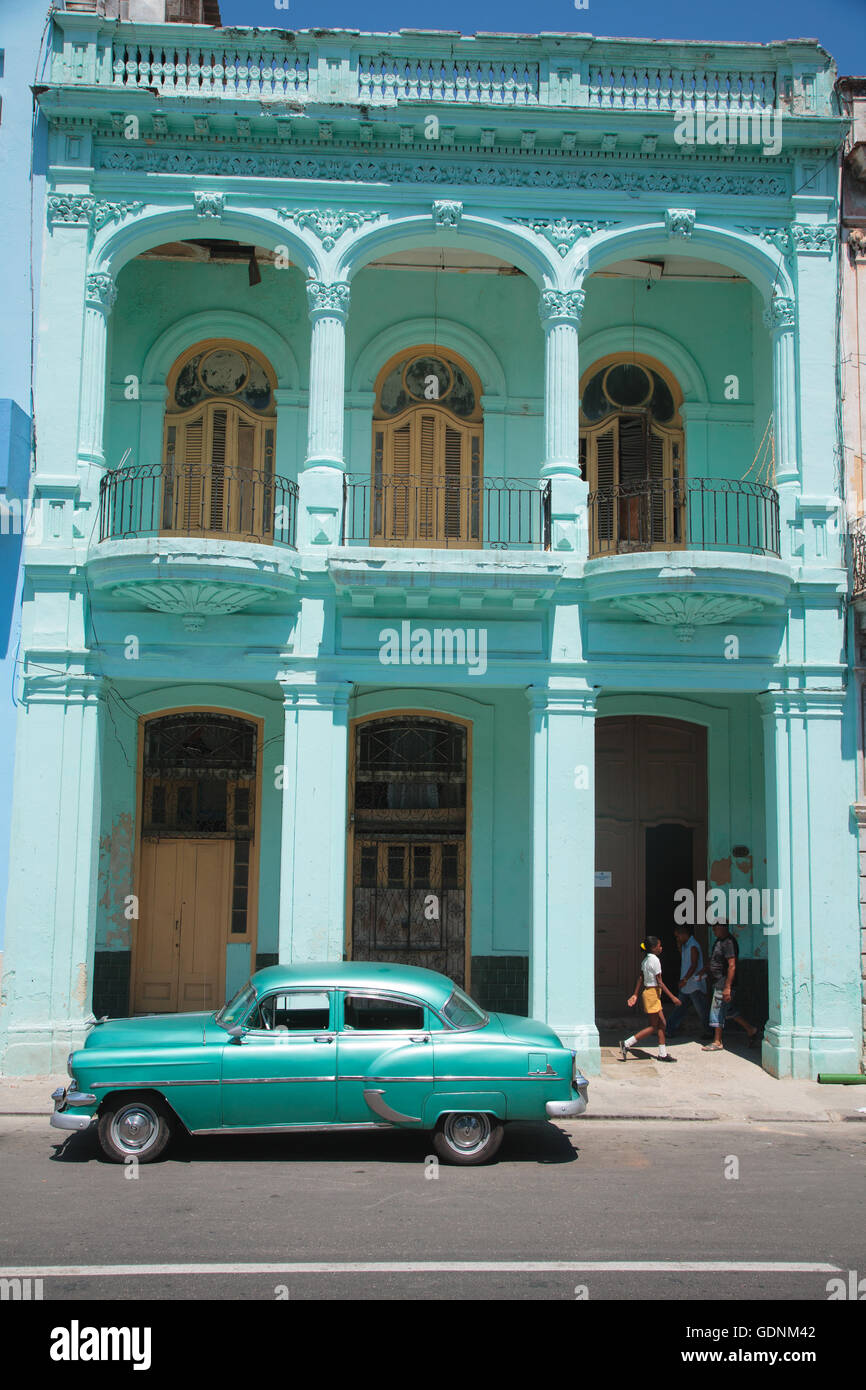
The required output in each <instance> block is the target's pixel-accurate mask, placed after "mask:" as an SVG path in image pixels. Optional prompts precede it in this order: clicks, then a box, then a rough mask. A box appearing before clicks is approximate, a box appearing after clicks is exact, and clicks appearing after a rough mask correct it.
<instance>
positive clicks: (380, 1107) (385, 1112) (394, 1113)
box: [364, 1091, 421, 1125]
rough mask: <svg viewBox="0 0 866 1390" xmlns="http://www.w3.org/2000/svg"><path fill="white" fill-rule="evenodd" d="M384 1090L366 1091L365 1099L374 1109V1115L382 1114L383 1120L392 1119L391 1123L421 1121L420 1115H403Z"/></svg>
mask: <svg viewBox="0 0 866 1390" xmlns="http://www.w3.org/2000/svg"><path fill="white" fill-rule="evenodd" d="M384 1095H385V1092H384V1091H365V1092H364V1099H365V1101H366V1102H367V1104H368V1105H369V1107H370V1109H371V1110H372V1111H373V1113H374V1115H381V1116H382V1119H383V1120H388V1121H390V1123H391V1124H397V1125H400V1124H411V1125H417V1124H419V1123H420V1120H421V1116H420V1115H402V1114H401V1113H400V1111H399V1110H394V1109H393V1108H392V1107H391V1106H390V1105H389V1104H388V1102H387V1101H386V1100H384V1098H383V1097H384Z"/></svg>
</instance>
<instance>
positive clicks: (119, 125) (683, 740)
mask: <svg viewBox="0 0 866 1390" xmlns="http://www.w3.org/2000/svg"><path fill="white" fill-rule="evenodd" d="M834 76H835V73H834V68H833V64H832V61H831V60H830V59H829V57H828V55H827V54H826V53H824V51H823V50H821V49H820V48H819V47H818V46H817V45H815V44H812V43H809V42H800V41H796V42H790V43H779V44H771V45H768V46H757V45H751V46H750V45H715V46H711V47H710V48H709V49H708V47H707V45H704V44H700V45H697V44H688V43H683V44H669V43H664V44H662V43H658V44H648V43H639V42H633V41H625V40H622V41H620V40H603V41H602V40H591V39H589V38H586V37H579V36H567V35H541V36H538V37H537V38H529V39H527V38H525V37H518V36H513V37H512V36H502V35H496V36H479V37H476V38H463V37H460V36H456V35H451V34H448V35H444V34H443V35H438V34H435V33H431V34H417V33H409V32H406V33H401V34H388V35H382V34H379V35H370V34H359V33H355V32H346V31H340V32H333V33H328V32H320V31H316V32H315V34H313V33H300V34H296V35H294V36H288V37H287V36H285V35H282V34H280V33H278V32H276V31H274V32H272V33H271V32H269V31H262V30H257V31H252V30H251V31H243V30H236V29H233V30H220V29H216V28H207V27H206V26H185V25H178V24H171V25H139V24H129V23H124V22H107V21H105V20H104V19H101V18H100V17H98V16H97V15H89V14H82V13H62V14H57V15H55V19H54V30H53V54H52V67H51V74H50V80H49V81H47V82H46V84H45V87H44V90H43V91H41V93H40V96H39V102H40V108H41V110H42V111H43V113H44V115H45V118H46V120H47V121H48V122H49V126H50V135H49V142H50V149H49V190H48V197H47V207H46V234H45V246H44V269H43V282H42V292H41V309H40V318H39V328H38V342H39V356H38V374H39V375H38V380H39V382H40V383H42V390H41V394H40V400H41V402H42V403H43V404H42V406H41V418H40V419H39V420H38V422H37V423H38V428H39V438H40V452H39V460H38V467H37V471H36V474H35V477H34V480H33V486H34V497H35V500H36V502H37V504H38V505H39V507H40V509H41V511H42V514H43V516H44V525H43V528H42V535H41V538H40V540H39V543H38V544H36V543H34V544H33V545H31V546H30V547H29V548H28V549H27V552H26V561H27V563H26V581H25V593H24V620H23V635H22V647H21V657H22V663H23V664H22V680H21V695H20V698H21V710H20V713H19V719H18V734H17V738H18V743H17V752H16V769H17V771H16V785H15V797H14V805H13V825H12V859H13V865H12V871H11V874H10V890H9V905H8V912H7V947H6V959H5V968H4V1002H3V1009H2V1028H3V1046H4V1051H3V1060H2V1066H3V1068H4V1069H5V1070H6V1071H7V1072H9V1073H26V1072H37V1071H48V1070H52V1069H57V1068H58V1067H61V1066H62V1064H63V1060H64V1058H65V1056H66V1053H67V1051H68V1050H69V1048H70V1047H71V1046H73V1045H75V1044H77V1042H78V1040H79V1039H80V1037H81V1035H82V1032H83V1028H84V1023H85V1020H86V1018H87V1017H88V1016H89V1015H90V1012H91V1010H94V1011H95V1012H96V1013H97V1014H103V1013H112V1014H115V1013H126V1012H128V1011H134V1012H146V1011H157V1012H158V1011H162V1010H172V1009H184V1008H195V1007H210V1006H211V1005H215V1004H218V1003H221V1002H222V999H223V998H224V997H225V995H226V994H227V993H230V992H231V991H232V990H233V989H234V988H235V987H236V986H237V985H238V984H239V983H241V982H242V980H243V979H244V978H245V977H246V976H247V975H248V973H249V972H250V970H252V969H254V968H255V967H256V965H257V964H258V965H262V964H267V963H271V962H274V961H276V960H279V961H282V962H288V961H293V960H294V961H310V960H320V959H338V958H340V957H343V956H345V957H348V958H356V959H401V960H406V961H412V962H414V963H418V964H427V965H432V966H434V967H435V968H439V969H444V970H446V972H447V973H449V974H450V975H452V976H453V977H454V978H457V979H458V980H460V981H461V982H462V983H464V984H465V985H466V986H467V987H468V988H469V989H470V991H471V992H472V993H473V994H474V995H475V996H476V997H477V998H479V1000H480V1002H482V1003H483V1004H485V1005H486V1006H487V1007H488V1008H493V1009H504V1010H506V1011H511V1012H524V1011H527V1012H529V1013H531V1014H533V1015H534V1016H536V1017H538V1018H541V1019H545V1020H547V1021H548V1022H549V1023H550V1024H551V1025H552V1026H553V1027H555V1028H556V1030H557V1031H558V1032H559V1034H560V1035H561V1037H562V1038H563V1040H564V1041H566V1043H567V1045H569V1046H571V1047H573V1048H575V1049H576V1051H577V1052H578V1054H579V1059H580V1063H581V1065H582V1066H583V1067H584V1069H586V1070H588V1071H590V1072H591V1071H594V1070H597V1069H598V1066H599V1022H600V1021H601V1022H602V1023H603V1022H604V1020H605V1019H613V1018H616V1017H617V1016H619V1015H622V1013H623V1012H624V1005H625V999H626V997H627V995H628V993H630V992H631V988H632V986H633V983H634V978H635V974H636V969H637V964H638V960H639V957H640V951H639V942H640V940H641V939H642V937H643V935H644V933H645V932H646V931H648V930H656V931H657V932H658V934H659V935H662V936H663V937H664V938H665V939H666V940H667V941H668V942H669V946H670V951H669V958H670V954H672V952H673V945H672V938H671V935H670V934H671V929H672V925H673V920H674V911H675V908H676V910H680V911H681V912H684V913H685V914H686V915H689V914H690V918H689V919H690V920H692V921H694V923H695V926H696V930H698V931H699V932H701V933H704V934H705V933H706V931H707V926H708V915H709V914H711V913H712V912H714V911H721V912H724V913H725V914H726V915H727V917H728V920H730V921H731V922H732V923H733V924H734V926H735V929H736V933H737V936H738V940H739V942H740V948H741V981H742V988H743V991H744V1006H747V1007H748V1008H749V1009H750V1010H751V1011H752V1012H753V1013H755V1012H763V1013H764V1014H765V1015H766V1018H767V1024H766V1029H765V1035H764V1043H763V1063H764V1066H765V1067H766V1068H767V1069H768V1070H770V1071H771V1072H773V1073H774V1074H775V1075H778V1076H813V1075H815V1074H816V1073H817V1072H818V1071H819V1070H821V1069H824V1070H833V1071H845V1070H854V1069H856V1068H857V1067H858V1066H859V1059H860V1053H861V1044H862V1022H861V1002H860V934H859V933H860V926H859V902H858V889H857V840H856V834H855V831H854V829H853V828H852V825H851V822H850V807H851V804H852V801H853V800H855V799H856V742H857V735H856V718H855V712H854V709H853V705H852V697H851V694H850V690H849V683H848V680H847V660H848V658H847V651H846V618H845V612H846V608H845V605H846V596H847V585H848V581H847V571H846V564H845V554H844V546H843V539H844V520H843V516H842V511H841V506H842V491H841V476H840V452H839V438H838V427H837V411H836V322H835V285H836V274H837V239H836V221H837V212H838V209H837V194H836V176H835V173H834V168H835V164H834V160H835V151H836V150H837V148H838V145H839V142H840V140H841V136H842V132H843V121H842V119H841V118H840V115H839V110H838V106H837V101H836V96H835V93H834V88H833V82H834ZM49 385H50V390H49V389H48V388H49ZM444 668H447V669H444Z"/></svg>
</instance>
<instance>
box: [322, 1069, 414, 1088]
mask: <svg viewBox="0 0 866 1390" xmlns="http://www.w3.org/2000/svg"><path fill="white" fill-rule="evenodd" d="M337 1080H338V1081H368V1082H369V1081H385V1082H387V1084H388V1085H389V1086H391V1085H395V1084H396V1083H397V1082H398V1081H429V1082H433V1081H435V1080H436V1078H435V1076H343V1074H342V1073H341V1072H338V1073H337Z"/></svg>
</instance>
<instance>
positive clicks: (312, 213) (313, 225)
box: [277, 208, 382, 251]
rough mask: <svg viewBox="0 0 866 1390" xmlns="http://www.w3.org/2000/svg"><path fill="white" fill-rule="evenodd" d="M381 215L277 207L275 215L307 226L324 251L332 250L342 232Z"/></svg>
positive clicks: (355, 228)
mask: <svg viewBox="0 0 866 1390" xmlns="http://www.w3.org/2000/svg"><path fill="white" fill-rule="evenodd" d="M381 216H382V213H381V212H347V211H346V210H345V208H299V209H297V210H295V211H293V210H292V209H291V208H277V217H279V218H281V219H282V220H283V222H294V224H295V226H296V227H307V228H309V230H310V231H311V232H313V234H314V235H315V236H317V237H318V238H319V241H320V242H321V243H322V246H323V247H324V249H325V250H326V251H333V249H334V247H335V246H336V244H337V242H338V241H339V240H340V237H341V236H342V235H343V233H344V232H348V231H353V232H356V231H357V230H358V228H359V227H362V226H363V225H364V223H365V222H376V221H378V219H379V218H380V217H381Z"/></svg>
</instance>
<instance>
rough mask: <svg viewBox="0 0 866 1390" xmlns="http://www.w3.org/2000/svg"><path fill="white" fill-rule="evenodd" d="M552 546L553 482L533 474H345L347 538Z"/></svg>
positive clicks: (388, 542)
mask: <svg viewBox="0 0 866 1390" xmlns="http://www.w3.org/2000/svg"><path fill="white" fill-rule="evenodd" d="M353 541H354V542H358V543H362V544H364V543H366V544H367V545H388V546H406V547H411V546H421V547H435V548H439V547H448V548H450V549H464V550H472V549H481V548H482V547H483V548H485V549H488V550H549V549H550V484H549V483H543V484H542V483H539V482H538V481H532V480H531V479H528V478H483V479H479V480H478V481H477V482H468V483H466V482H448V481H445V482H441V483H419V482H417V481H405V480H403V479H400V478H389V477H385V476H381V477H379V478H375V479H374V478H372V477H371V476H370V474H369V473H366V474H355V475H353V474H347V476H346V480H345V483H344V505H343V544H344V545H347V544H351V543H352V542H353Z"/></svg>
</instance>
